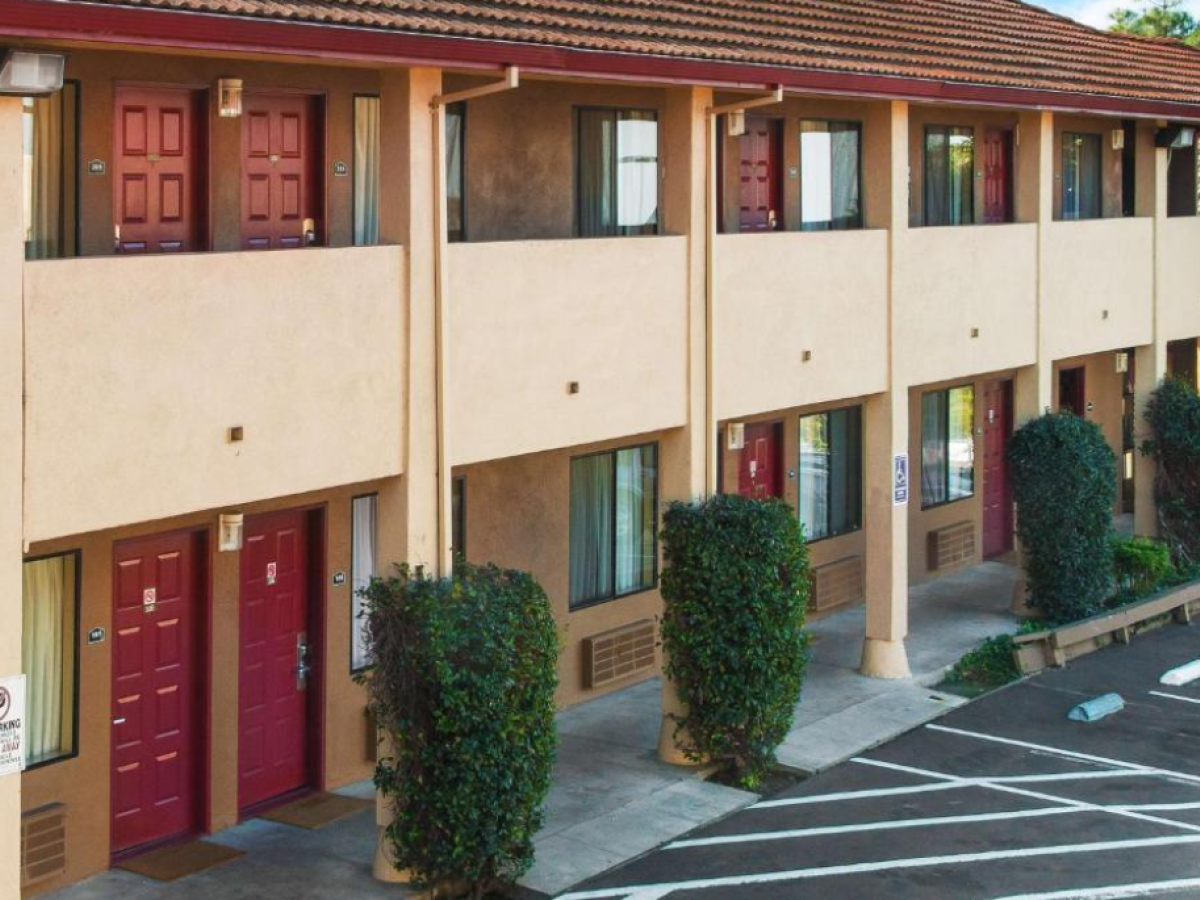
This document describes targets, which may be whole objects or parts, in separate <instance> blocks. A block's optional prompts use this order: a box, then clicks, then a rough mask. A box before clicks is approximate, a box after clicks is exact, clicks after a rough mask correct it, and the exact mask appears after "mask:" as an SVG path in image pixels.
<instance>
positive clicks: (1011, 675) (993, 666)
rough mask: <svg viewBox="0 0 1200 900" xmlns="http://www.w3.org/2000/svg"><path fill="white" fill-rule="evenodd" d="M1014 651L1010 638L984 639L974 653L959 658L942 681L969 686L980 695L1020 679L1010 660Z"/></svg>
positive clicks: (1007, 636) (1018, 670)
mask: <svg viewBox="0 0 1200 900" xmlns="http://www.w3.org/2000/svg"><path fill="white" fill-rule="evenodd" d="M1014 648H1015V645H1014V644H1013V639H1012V635H1011V634H1001V635H997V636H996V637H990V638H987V639H986V640H984V641H983V643H981V644H980V645H979V646H978V647H976V648H975V649H974V650H969V651H967V652H966V653H965V654H963V657H962V659H960V660H959V661H958V662H956V663H955V664H954V667H953V668H951V670H950V672H949V674H947V676H946V680H947V681H948V682H951V683H957V684H961V685H969V686H970V687H971V688H973V689H975V690H977V691H980V692H983V691H990V690H993V689H994V688H998V687H1002V686H1003V685H1006V684H1008V683H1009V682H1010V681H1016V680H1017V679H1018V678H1020V677H1021V671H1020V669H1018V668H1017V662H1016V660H1015V659H1014V658H1013V650H1014Z"/></svg>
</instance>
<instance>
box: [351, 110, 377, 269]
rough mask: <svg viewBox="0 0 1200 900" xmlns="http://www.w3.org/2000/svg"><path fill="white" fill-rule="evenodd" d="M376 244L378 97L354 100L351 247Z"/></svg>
mask: <svg viewBox="0 0 1200 900" xmlns="http://www.w3.org/2000/svg"><path fill="white" fill-rule="evenodd" d="M378 243H379V98H378V97H355V98H354V244H355V246H357V247H362V246H369V245H372V244H378Z"/></svg>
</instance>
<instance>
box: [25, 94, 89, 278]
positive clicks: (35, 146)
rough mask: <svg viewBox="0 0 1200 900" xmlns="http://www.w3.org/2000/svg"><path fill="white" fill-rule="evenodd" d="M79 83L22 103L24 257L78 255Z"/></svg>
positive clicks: (41, 257) (27, 99)
mask: <svg viewBox="0 0 1200 900" xmlns="http://www.w3.org/2000/svg"><path fill="white" fill-rule="evenodd" d="M77 98H78V86H77V85H76V84H74V83H73V82H69V81H68V82H66V83H65V84H64V85H63V89H62V90H61V91H60V92H59V93H57V94H52V95H50V96H49V97H26V98H24V101H23V106H24V110H23V112H24V115H23V117H22V118H23V120H22V138H23V140H22V144H23V150H24V173H23V175H24V196H23V200H24V213H25V215H24V222H25V258H26V259H57V258H60V257H64V256H74V255H75V253H76V240H75V232H76V227H77V214H76V209H77V203H76V173H77V172H78V169H79V166H78V150H77V146H78V131H77V122H78V118H77V116H76V109H77Z"/></svg>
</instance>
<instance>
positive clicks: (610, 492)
mask: <svg viewBox="0 0 1200 900" xmlns="http://www.w3.org/2000/svg"><path fill="white" fill-rule="evenodd" d="M657 518H658V447H657V446H656V445H654V444H647V445H645V446H642V447H631V448H628V449H625V450H617V451H612V452H608V453H596V454H593V455H591V456H581V457H579V458H578V459H573V460H571V535H570V542H571V551H570V555H571V558H570V565H571V608H572V609H577V608H579V607H581V606H587V605H589V604H591V603H598V602H600V601H602V600H611V599H613V598H615V597H621V596H624V595H625V594H632V593H636V592H637V591H643V590H646V589H648V588H652V587H654V584H655V580H656V578H657V574H658V573H657V569H658V554H657V547H656V546H655V532H656V527H657Z"/></svg>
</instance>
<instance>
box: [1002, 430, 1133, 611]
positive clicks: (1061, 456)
mask: <svg viewBox="0 0 1200 900" xmlns="http://www.w3.org/2000/svg"><path fill="white" fill-rule="evenodd" d="M1008 457H1009V461H1010V463H1011V465H1012V476H1013V496H1014V498H1015V499H1016V502H1017V534H1018V536H1019V537H1020V539H1021V550H1022V558H1023V561H1024V564H1025V573H1026V576H1027V589H1028V591H1029V603H1030V605H1031V606H1033V607H1034V608H1035V609H1038V610H1040V611H1041V612H1042V613H1043V614H1044V615H1045V616H1046V617H1047V618H1048V619H1050V620H1051V621H1054V622H1073V621H1076V620H1078V619H1082V618H1086V617H1087V616H1090V615H1093V614H1095V613H1097V612H1099V611H1100V610H1101V609H1102V608H1103V607H1104V603H1105V600H1106V599H1107V597H1108V595H1109V593H1110V592H1111V591H1112V587H1113V554H1112V546H1111V543H1110V541H1111V535H1112V530H1113V525H1112V516H1113V501H1114V500H1115V499H1116V483H1117V470H1116V457H1115V456H1114V455H1113V452H1112V449H1111V448H1110V447H1109V446H1108V442H1107V441H1105V440H1104V434H1103V433H1102V432H1101V431H1100V428H1099V426H1097V425H1096V424H1095V423H1094V422H1089V421H1087V420H1086V419H1083V418H1080V417H1079V416H1076V415H1072V414H1071V413H1050V414H1047V415H1044V416H1041V417H1039V418H1037V419H1034V420H1033V421H1032V422H1030V423H1029V424H1027V425H1025V426H1024V427H1023V428H1021V429H1020V430H1019V431H1017V432H1016V433H1015V434H1014V435H1013V437H1012V441H1011V443H1010V444H1009V450H1008Z"/></svg>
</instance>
